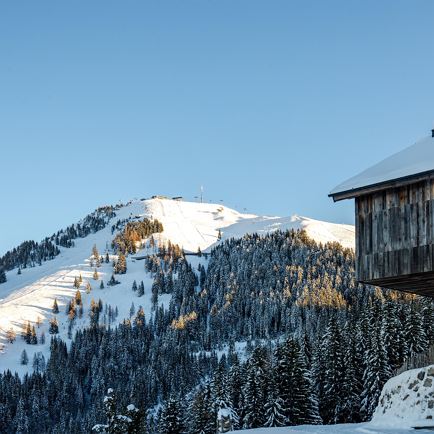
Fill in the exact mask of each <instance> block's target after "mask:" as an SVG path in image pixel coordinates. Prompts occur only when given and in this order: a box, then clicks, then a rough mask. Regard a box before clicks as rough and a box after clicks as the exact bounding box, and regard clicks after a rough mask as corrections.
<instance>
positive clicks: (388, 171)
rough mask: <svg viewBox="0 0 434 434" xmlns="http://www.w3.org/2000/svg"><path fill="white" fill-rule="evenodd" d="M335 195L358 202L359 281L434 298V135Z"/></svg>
mask: <svg viewBox="0 0 434 434" xmlns="http://www.w3.org/2000/svg"><path fill="white" fill-rule="evenodd" d="M329 196H331V197H332V198H333V199H334V201H338V200H343V199H353V198H354V199H355V214H356V218H355V224H356V278H357V280H358V281H360V282H363V283H367V284H371V285H378V286H382V287H385V288H392V289H397V290H401V291H406V292H411V293H416V294H420V295H427V296H431V297H434V130H432V132H431V136H430V137H426V138H424V139H422V140H420V141H418V142H416V143H415V144H414V145H412V146H410V147H408V148H406V149H404V150H403V151H401V152H398V153H397V154H395V155H392V156H391V157H389V158H386V159H385V160H383V161H381V162H380V163H378V164H376V165H375V166H373V167H371V168H369V169H367V170H365V171H364V172H362V173H360V174H359V175H357V176H354V177H353V178H350V179H349V180H347V181H345V182H343V183H342V184H340V185H338V186H337V187H336V188H335V189H333V190H332V191H331V193H330V194H329Z"/></svg>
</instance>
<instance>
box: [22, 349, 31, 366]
mask: <svg viewBox="0 0 434 434" xmlns="http://www.w3.org/2000/svg"><path fill="white" fill-rule="evenodd" d="M20 360H21V364H22V365H27V363H29V356H28V355H27V351H26V350H23V351H22V353H21V359H20Z"/></svg>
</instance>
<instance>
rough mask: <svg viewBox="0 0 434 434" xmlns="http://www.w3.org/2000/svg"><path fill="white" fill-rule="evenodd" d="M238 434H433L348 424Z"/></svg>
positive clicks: (284, 428) (239, 433)
mask: <svg viewBox="0 0 434 434" xmlns="http://www.w3.org/2000/svg"><path fill="white" fill-rule="evenodd" d="M235 432H236V433H237V434H407V433H408V434H410V433H413V434H414V433H415V432H417V433H432V431H429V430H424V429H421V430H418V431H415V430H413V429H406V428H387V427H381V428H378V427H375V426H373V425H372V424H371V423H369V422H368V423H347V424H340V425H301V426H288V427H282V428H258V429H250V430H242V431H235Z"/></svg>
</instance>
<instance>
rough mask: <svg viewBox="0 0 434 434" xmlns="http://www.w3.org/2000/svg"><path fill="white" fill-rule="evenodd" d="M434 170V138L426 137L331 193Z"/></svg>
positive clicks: (340, 185) (354, 177)
mask: <svg viewBox="0 0 434 434" xmlns="http://www.w3.org/2000/svg"><path fill="white" fill-rule="evenodd" d="M432 170H434V138H433V137H425V138H423V139H421V140H419V141H418V142H416V143H415V144H414V145H412V146H409V147H408V148H406V149H404V150H402V151H400V152H398V153H396V154H394V155H392V156H390V157H388V158H386V159H384V160H383V161H381V162H379V163H377V164H375V165H374V166H372V167H370V168H369V169H366V170H364V171H363V172H361V173H360V174H358V175H356V176H353V177H352V178H350V179H348V180H347V181H345V182H343V183H342V184H339V185H338V186H337V187H335V188H334V189H333V190H332V191H331V192H330V195H335V194H338V193H342V192H346V191H351V190H355V189H360V188H363V187H368V186H372V185H375V184H380V183H383V182H386V181H392V180H396V179H399V178H403V177H407V176H412V175H417V174H419V173H423V172H428V171H432Z"/></svg>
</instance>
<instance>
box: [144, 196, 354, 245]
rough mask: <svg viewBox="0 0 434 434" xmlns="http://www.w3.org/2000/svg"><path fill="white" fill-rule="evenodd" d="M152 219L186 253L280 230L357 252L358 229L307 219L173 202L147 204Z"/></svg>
mask: <svg viewBox="0 0 434 434" xmlns="http://www.w3.org/2000/svg"><path fill="white" fill-rule="evenodd" d="M145 207H146V212H147V214H148V215H150V216H153V217H154V218H156V219H158V220H160V221H161V222H162V223H163V227H164V233H163V238H164V239H170V240H171V241H172V242H174V243H176V244H179V245H180V246H183V247H184V249H185V250H186V251H193V252H196V251H197V248H198V247H200V249H201V250H202V251H205V250H206V249H209V248H210V247H212V246H213V245H214V244H215V243H216V242H217V236H218V231H219V229H220V230H221V233H222V239H223V240H224V239H229V238H232V237H234V238H239V237H242V236H243V235H244V234H247V233H255V232H257V233H259V234H265V233H268V232H272V231H276V230H282V231H284V230H287V229H296V230H297V229H304V230H306V232H307V234H308V235H309V236H310V237H311V238H313V239H315V240H316V241H318V242H322V243H326V242H330V241H335V242H338V243H340V244H342V245H343V246H344V247H349V248H354V226H352V225H342V224H335V223H327V222H322V221H319V220H313V219H310V218H307V217H300V216H297V215H294V216H292V217H269V216H257V215H254V214H241V213H239V212H237V211H235V210H233V209H230V208H227V207H225V206H223V205H215V204H207V203H195V202H177V201H173V200H169V199H157V200H149V201H146V202H145Z"/></svg>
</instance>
